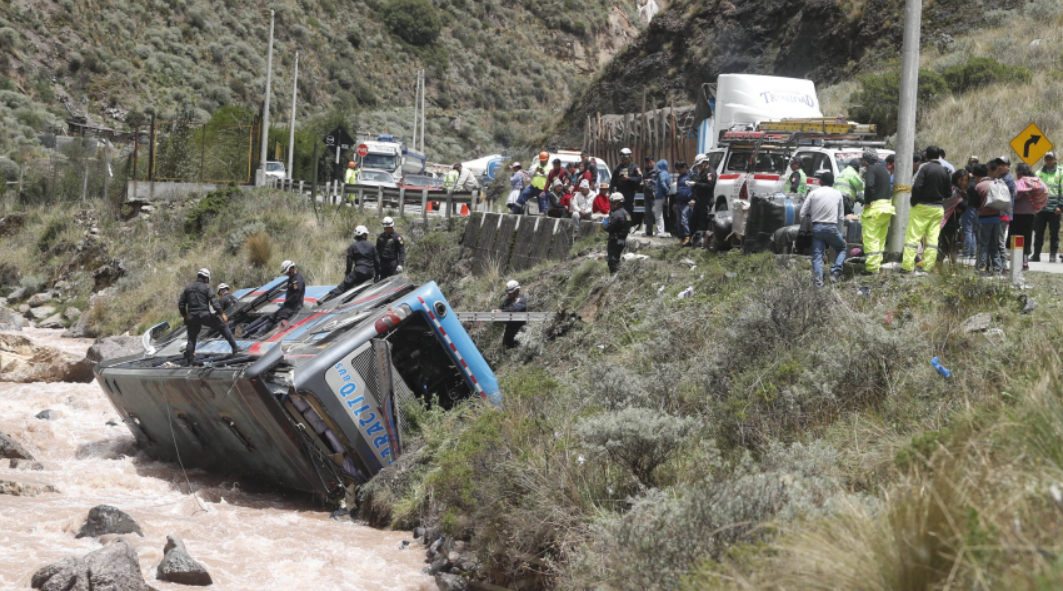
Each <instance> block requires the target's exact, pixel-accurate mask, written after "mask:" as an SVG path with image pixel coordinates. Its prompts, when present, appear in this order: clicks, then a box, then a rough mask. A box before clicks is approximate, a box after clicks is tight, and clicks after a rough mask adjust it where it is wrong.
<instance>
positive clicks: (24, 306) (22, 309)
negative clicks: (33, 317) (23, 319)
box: [18, 304, 30, 316]
mask: <svg viewBox="0 0 1063 591" xmlns="http://www.w3.org/2000/svg"><path fill="white" fill-rule="evenodd" d="M29 311H30V306H29V304H21V305H20V306H19V307H18V313H19V314H22V315H23V316H25V315H26V312H29Z"/></svg>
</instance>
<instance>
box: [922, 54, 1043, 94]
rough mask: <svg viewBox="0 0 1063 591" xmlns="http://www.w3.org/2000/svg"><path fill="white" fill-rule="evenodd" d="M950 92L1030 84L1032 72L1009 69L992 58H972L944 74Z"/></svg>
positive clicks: (958, 92)
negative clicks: (1010, 84) (1003, 84)
mask: <svg viewBox="0 0 1063 591" xmlns="http://www.w3.org/2000/svg"><path fill="white" fill-rule="evenodd" d="M942 76H943V77H944V79H945V83H946V84H948V86H949V90H951V91H952V92H954V93H956V94H961V93H964V92H967V91H968V90H974V89H976V88H981V87H983V86H989V85H991V84H1002V83H1007V82H1029V81H1030V78H1031V76H1032V74H1031V72H1030V70H1028V69H1026V68H1019V67H1009V66H1005V65H1004V64H1002V63H1000V62H998V61H997V60H995V59H994V58H991V57H972V58H970V59H968V60H967V63H965V64H958V65H954V66H951V67H949V68H946V69H945V71H944V72H943V73H942Z"/></svg>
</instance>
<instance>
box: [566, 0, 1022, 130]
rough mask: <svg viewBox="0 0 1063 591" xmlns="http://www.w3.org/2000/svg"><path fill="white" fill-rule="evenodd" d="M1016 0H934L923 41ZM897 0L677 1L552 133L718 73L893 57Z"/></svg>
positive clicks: (672, 94) (795, 70)
mask: <svg viewBox="0 0 1063 591" xmlns="http://www.w3.org/2000/svg"><path fill="white" fill-rule="evenodd" d="M1020 4H1021V2H1018V1H1016V0H1005V1H1004V2H992V3H990V2H987V1H985V0H976V1H974V2H962V1H960V0H935V1H933V2H926V3H925V7H924V13H923V40H924V43H931V44H932V43H947V42H948V41H949V40H950V39H951V36H952V35H956V34H958V33H960V32H963V31H966V30H968V29H970V28H972V27H974V28H977V27H978V26H981V25H982V24H983V23H984V22H985V20H986V14H987V13H989V12H991V11H998V10H1000V9H1004V8H1008V7H1011V6H1016V5H1020ZM903 13H904V2H903V0H798V1H785V0H756V1H755V2H732V1H731V0H679V1H676V2H673V3H672V4H671V5H670V6H669V7H668V8H667V9H666V10H664V11H662V12H661V13H660V14H659V15H658V16H657V18H655V19H654V20H653V22H652V23H651V24H650V26H649V27H648V28H647V30H646V31H645V32H644V33H643V34H642V35H641V36H640V37H639V38H638V40H637V41H636V42H634V43H632V44H631V45H629V46H628V47H627V49H625V50H624V51H623V52H622V53H620V54H619V55H618V56H617V57H616V58H615V59H614V60H613V61H612V62H611V63H610V64H609V66H608V67H607V68H606V69H605V70H604V71H603V73H602V74H601V75H600V76H599V78H598V79H597V80H595V82H594V83H592V84H591V85H590V86H589V87H588V88H587V89H585V90H584V91H583V92H582V93H581V94H580V95H579V97H578V98H576V100H575V101H574V102H573V104H572V105H570V107H569V108H568V110H567V112H566V116H565V118H564V120H563V122H562V123H561V124H560V125H559V128H558V130H557V132H558V134H559V135H561V136H562V137H564V138H566V139H568V140H570V141H571V140H572V139H574V138H578V137H580V136H581V134H582V128H581V125H582V122H583V121H584V117H585V116H586V115H588V114H592V113H595V112H600V113H628V112H637V111H638V110H639V108H640V107H641V101H642V95H643V92H644V91H645V92H646V93H647V97H648V104H649V105H651V106H653V105H656V106H662V105H665V104H667V103H668V100H669V99H674V100H675V102H676V103H690V102H694V101H697V100H699V96H698V94H699V88H700V86H701V85H702V84H703V83H706V82H714V81H715V80H716V77H717V76H718V75H719V74H725V73H750V74H776V75H781V76H795V77H807V78H811V79H812V80H815V81H816V82H817V83H824V82H827V83H829V82H836V81H838V80H840V79H841V78H843V77H845V76H846V75H848V74H851V73H853V72H855V71H857V70H860V69H862V68H866V67H867V66H869V65H870V64H874V63H881V62H884V61H886V60H889V59H891V58H894V57H896V56H897V55H898V53H899V50H900V43H901V36H902V25H903V20H904V16H903Z"/></svg>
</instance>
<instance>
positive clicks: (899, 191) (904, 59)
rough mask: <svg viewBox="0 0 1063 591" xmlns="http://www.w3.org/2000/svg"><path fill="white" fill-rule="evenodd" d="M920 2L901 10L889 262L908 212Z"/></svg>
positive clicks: (900, 244) (896, 253)
mask: <svg viewBox="0 0 1063 591" xmlns="http://www.w3.org/2000/svg"><path fill="white" fill-rule="evenodd" d="M922 20H923V1H922V0H907V1H906V2H905V8H904V45H903V47H902V49H901V104H900V110H899V111H898V113H897V152H896V161H895V163H894V165H893V207H894V208H895V209H896V210H897V213H895V214H894V215H893V220H892V222H891V223H890V234H889V240H888V241H887V242H886V251H887V252H888V253H889V256H890V258H899V257H900V255H901V253H902V252H904V234H905V232H906V231H907V229H908V210H909V209H910V208H911V203H910V200H911V194H912V188H911V186H910V185H908V183H910V182H912V152H913V151H914V149H915V109H916V101H917V97H918V91H919V42H920V33H921V30H922Z"/></svg>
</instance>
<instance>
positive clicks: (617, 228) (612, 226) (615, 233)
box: [606, 204, 631, 273]
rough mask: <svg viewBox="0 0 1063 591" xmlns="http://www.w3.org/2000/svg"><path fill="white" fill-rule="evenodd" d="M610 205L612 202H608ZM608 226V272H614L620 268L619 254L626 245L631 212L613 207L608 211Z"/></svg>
mask: <svg viewBox="0 0 1063 591" xmlns="http://www.w3.org/2000/svg"><path fill="white" fill-rule="evenodd" d="M610 205H612V204H610ZM607 219H608V220H609V224H608V227H607V228H606V230H607V231H608V232H609V243H608V244H607V245H606V253H608V261H609V272H610V273H616V272H617V271H619V270H620V255H621V254H623V253H624V247H625V246H627V235H628V232H629V231H630V229H631V214H630V213H628V212H627V209H625V208H623V207H614V208H613V210H612V211H611V212H610V213H609V217H608V218H607Z"/></svg>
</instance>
